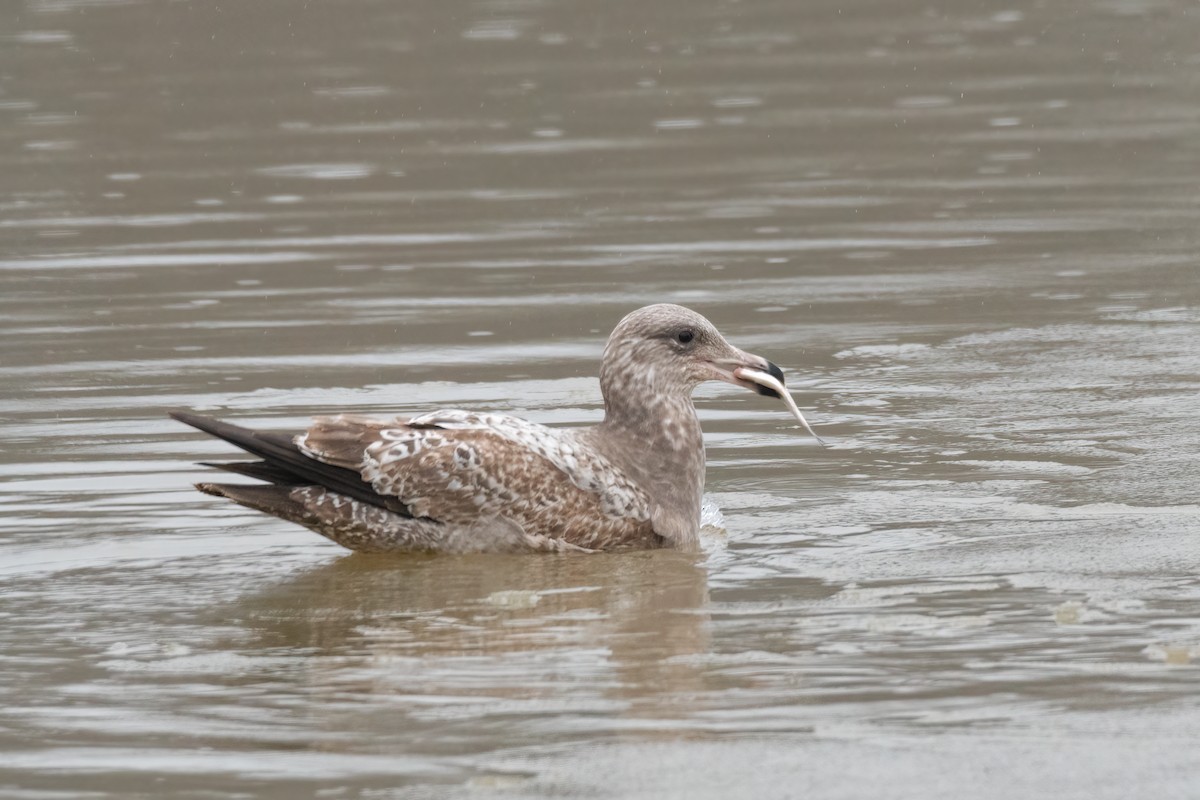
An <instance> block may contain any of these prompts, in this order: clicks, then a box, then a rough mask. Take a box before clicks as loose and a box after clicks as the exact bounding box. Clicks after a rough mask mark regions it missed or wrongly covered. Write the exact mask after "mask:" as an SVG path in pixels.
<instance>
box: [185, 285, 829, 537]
mask: <svg viewBox="0 0 1200 800" xmlns="http://www.w3.org/2000/svg"><path fill="white" fill-rule="evenodd" d="M711 380H716V381H725V382H726V383H731V384H734V385H735V386H741V387H743V388H747V389H752V390H754V391H756V392H758V393H759V394H762V395H766V396H769V397H775V398H778V399H781V400H783V401H784V402H785V403H786V404H787V406H788V409H789V410H790V411H791V413H792V415H793V416H795V417H796V419H797V420H799V421H800V424H801V425H803V427H804V429H805V430H806V431H808V432H809V433H810V434H811V435H812V436H814V437H815V438H817V441H818V442H821V440H820V438H819V437H816V434H815V433H814V432H813V430H812V428H811V427H809V424H808V422H807V420H805V418H804V415H803V414H801V413H800V410H799V409H798V408H797V407H796V404H795V401H794V400H793V399H792V397H791V395H790V394H789V393H788V391H787V389H786V388H785V386H784V380H783V372H782V370H780V368H779V367H777V366H776V365H775V364H773V363H771V362H770V361H768V360H767V359H765V358H763V357H762V356H756V355H752V354H750V353H747V352H745V351H743V350H739V349H738V348H736V347H734V346H733V345H731V344H730V343H729V342H727V341H726V340H725V337H723V336H722V335H721V333H720V332H719V331H718V330H717V329H716V327H715V326H714V325H713V324H712V323H711V322H709V321H708V320H707V319H705V318H704V317H703V316H701V315H700V314H698V313H696V312H695V311H692V310H691V309H688V308H684V307H683V306H678V305H671V304H665V303H661V304H656V305H651V306H646V307H645V308H640V309H638V310H636V311H634V312H632V313H630V314H628V315H627V316H626V317H625V318H624V319H622V320H621V321H620V323H618V324H617V327H616V328H615V329H614V330H613V332H612V335H611V336H609V338H608V343H607V345H606V346H605V348H604V356H603V359H602V361H601V364H600V391H601V393H602V395H603V397H604V420H603V421H602V422H600V423H599V424H598V425H594V426H590V427H582V428H548V427H546V426H543V425H537V424H534V423H532V422H527V421H526V420H523V419H520V418H517V417H513V416H508V415H506V414H494V413H481V412H475V411H461V410H440V411H433V412H431V413H426V414H421V415H418V416H414V417H394V418H392V419H371V418H367V417H363V416H359V415H355V414H338V415H336V416H328V417H318V418H316V419H315V420H314V421H313V424H312V425H311V426H310V427H309V428H308V430H307V431H305V432H303V433H301V434H299V435H296V436H292V435H289V434H284V433H276V432H266V431H255V430H250V429H247V428H243V427H239V426H237V425H232V424H230V423H227V422H223V421H221V420H217V419H214V418H212V417H208V416H203V415H200V414H195V413H192V412H188V411H173V412H170V415H171V416H172V417H174V418H175V419H177V420H179V421H180V422H183V423H185V424H187V425H191V426H192V427H194V428H198V429H199V430H201V431H204V432H205V433H208V434H211V435H212V436H216V437H218V438H220V439H223V440H225V441H227V442H229V443H230V444H233V445H235V446H237V447H239V448H241V449H242V450H244V451H246V452H248V453H250V454H252V455H254V456H256V457H257V458H258V459H259V460H257V461H249V462H246V461H243V462H233V463H222V464H205V466H211V467H216V468H218V469H222V470H226V471H229V472H233V473H237V474H241V475H245V476H248V477H251V478H256V479H258V480H260V481H263V482H264V483H262V484H227V483H199V484H196V488H197V489H199V490H200V491H202V492H205V493H206V494H210V495H216V496H218V497H223V498H226V499H228V500H232V501H233V502H235V503H239V504H241V505H243V506H247V507H249V508H253V509H256V510H258V511H262V512H265V513H267V514H271V515H273V516H276V517H279V518H281V519H284V520H288V521H290V522H294V523H298V524H300V525H303V526H304V527H306V528H309V529H311V530H313V531H316V532H317V533H319V534H321V535H323V536H325V537H327V538H329V539H330V540H332V541H334V542H336V543H337V544H340V545H342V546H343V547H346V548H349V549H350V550H356V551H360V552H372V553H380V552H458V553H461V552H514V551H553V552H562V551H598V550H621V549H640V548H655V547H673V548H678V549H682V550H696V549H698V548H699V542H700V538H699V535H700V504H701V498H702V494H703V491H704V440H703V435H702V433H701V430H700V420H699V418H698V417H697V416H696V408H695V406H694V405H693V404H692V392H693V390H695V388H696V387H697V386H699V385H700V384H701V383H703V382H705V381H711ZM821 444H822V445H823V444H824V442H821Z"/></svg>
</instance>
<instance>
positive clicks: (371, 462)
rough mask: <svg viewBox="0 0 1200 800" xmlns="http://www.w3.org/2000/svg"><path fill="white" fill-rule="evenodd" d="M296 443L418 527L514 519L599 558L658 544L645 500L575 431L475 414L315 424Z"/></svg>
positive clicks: (325, 420)
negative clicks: (353, 475)
mask: <svg viewBox="0 0 1200 800" xmlns="http://www.w3.org/2000/svg"><path fill="white" fill-rule="evenodd" d="M296 443H297V445H298V446H299V447H300V448H301V449H302V450H304V452H305V453H307V454H308V455H310V456H312V457H313V458H316V459H318V460H320V461H324V462H326V463H331V464H337V465H339V466H347V467H351V468H354V469H358V470H359V471H360V474H361V475H362V476H363V479H364V480H365V481H368V482H369V483H370V484H371V485H372V487H374V489H375V491H377V492H379V493H380V494H385V495H391V496H395V497H397V498H399V499H400V500H401V502H403V503H404V504H405V505H406V506H408V507H409V509H410V510H411V512H412V514H413V515H414V516H415V517H418V518H425V519H427V520H436V521H438V522H443V523H446V524H449V525H458V526H461V525H470V524H471V523H473V522H475V521H477V520H479V519H484V518H498V519H505V520H511V521H512V522H513V523H515V524H517V525H519V526H520V527H521V529H522V530H523V531H525V532H526V533H527V534H529V535H534V536H548V537H553V538H556V539H558V538H561V539H563V540H565V541H567V542H570V543H572V544H575V545H578V546H580V547H586V548H595V549H602V548H609V547H619V546H622V545H641V546H646V543H647V541H648V540H651V539H654V538H655V537H654V531H653V526H652V525H651V522H650V507H649V502H648V500H647V498H646V496H645V493H644V492H643V491H641V489H639V488H638V487H637V486H636V485H635V484H633V483H632V482H631V481H630V480H629V479H628V478H627V477H625V476H624V475H623V474H622V473H621V471H620V470H618V469H616V468H615V467H614V465H613V464H611V463H610V462H608V461H607V460H606V459H604V457H603V456H601V455H600V454H598V453H596V452H595V451H594V450H592V449H591V448H588V447H585V446H582V445H581V443H580V442H579V441H578V440H577V439H576V438H575V436H574V433H573V432H572V431H570V430H556V429H551V428H546V427H545V426H542V425H536V424H534V423H530V422H526V421H525V420H521V419H517V418H515V417H509V416H506V415H502V414H474V413H471V412H466V411H438V412H434V413H432V414H425V415H422V416H419V417H414V418H412V419H409V420H402V419H394V420H391V421H387V422H383V421H378V420H370V419H365V418H361V417H353V416H347V415H343V416H338V417H327V418H322V419H318V420H316V421H315V423H314V424H313V426H312V427H311V428H310V429H309V431H308V432H307V433H306V434H304V435H302V436H300V437H298V438H297V441H296Z"/></svg>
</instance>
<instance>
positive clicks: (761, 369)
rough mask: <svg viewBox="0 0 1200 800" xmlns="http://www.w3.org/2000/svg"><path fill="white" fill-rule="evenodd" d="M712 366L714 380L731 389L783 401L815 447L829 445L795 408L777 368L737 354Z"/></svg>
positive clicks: (780, 371)
mask: <svg viewBox="0 0 1200 800" xmlns="http://www.w3.org/2000/svg"><path fill="white" fill-rule="evenodd" d="M712 365H713V366H714V367H715V368H716V378H717V379H718V380H722V381H725V382H726V383H732V384H733V385H734V386H741V387H743V388H745V389H752V390H754V391H755V392H758V393H759V394H761V395H764V396H765V397H776V398H779V399H780V400H782V401H783V402H784V403H785V404H786V405H787V407H788V411H791V412H792V416H793V417H795V418H796V419H797V420H799V422H800V424H801V426H803V427H804V430H805V431H807V432H808V435H809V436H811V437H813V438H814V439H816V440H817V444H819V445H821V446H822V447H828V446H829V445H828V444H827V443H826V442H825V440H824V439H822V438H821V437H820V436H818V435H817V432H816V431H814V430H813V429H812V426H811V425H809V424H808V420H806V419H805V418H804V415H803V414H802V413H800V409H799V408H797V406H796V401H795V400H794V399H792V395H791V393H790V392H788V390H787V387H786V386H784V385H783V370H781V369H780V368H779V367H778V366H777V365H775V364H773V363H772V362H770V361H768V360H767V359H765V358H763V357H762V356H756V355H752V354H751V353H745V352H740V351H739V357H738V358H736V359H730V360H728V361H724V360H723V361H714V362H712Z"/></svg>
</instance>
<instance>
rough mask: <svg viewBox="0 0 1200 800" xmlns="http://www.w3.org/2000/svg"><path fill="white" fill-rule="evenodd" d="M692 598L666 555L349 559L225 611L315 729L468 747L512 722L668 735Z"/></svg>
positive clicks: (679, 717)
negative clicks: (284, 681)
mask: <svg viewBox="0 0 1200 800" xmlns="http://www.w3.org/2000/svg"><path fill="white" fill-rule="evenodd" d="M707 602H708V588H707V572H706V570H705V567H704V564H703V557H697V556H695V555H687V554H683V553H680V552H677V551H671V550H660V551H641V552H631V553H608V554H596V555H586V556H582V555H580V556H577V555H563V556H553V555H549V556H528V555H525V556H496V555H480V556H458V557H454V556H436V557H386V556H361V555H354V556H347V557H346V558H342V559H340V560H338V561H336V562H334V563H332V564H329V565H327V566H324V567H321V568H319V569H316V570H313V571H309V572H305V573H303V574H300V575H298V576H295V577H293V578H292V579H290V580H289V581H287V582H285V583H282V584H279V585H276V586H274V587H273V588H271V589H270V590H267V591H264V592H261V593H259V594H258V595H256V596H253V597H250V598H245V600H244V601H243V603H242V604H240V607H239V610H240V612H241V613H242V614H244V615H246V617H247V619H246V624H247V625H248V626H250V627H252V628H254V629H255V633H256V635H257V637H261V640H260V641H261V644H262V645H264V646H265V647H270V648H276V647H279V648H286V650H287V651H289V652H293V653H295V654H296V658H297V662H298V663H303V669H301V670H300V674H302V675H303V678H302V679H301V682H302V683H303V684H304V686H303V689H304V691H305V693H306V694H307V695H308V696H309V697H310V699H311V698H312V697H313V695H317V696H321V697H324V698H326V701H327V703H326V705H327V706H328V710H329V711H330V713H332V714H334V715H335V716H336V717H338V719H337V721H336V722H335V721H334V720H330V721H329V722H330V724H334V725H336V727H338V728H343V727H344V726H346V725H353V726H354V727H355V728H356V729H361V728H363V727H368V728H371V727H376V728H377V727H379V726H380V725H384V726H386V727H387V728H388V730H389V731H391V732H393V733H395V732H397V731H398V730H399V729H400V728H401V727H404V728H405V729H406V730H408V731H409V732H414V731H416V730H418V729H421V728H424V727H426V726H432V727H434V728H435V729H436V731H435V730H428V731H426V733H428V734H430V735H432V734H434V733H435V732H436V733H437V735H438V736H447V735H448V736H449V737H450V739H449V740H448V741H453V739H454V738H455V736H454V734H455V732H456V731H455V730H454V729H456V728H458V726H459V725H461V726H462V727H461V729H459V730H458V731H457V732H458V733H459V734H461V735H465V736H469V737H470V738H475V737H477V736H479V735H482V731H481V730H480V724H481V722H485V721H486V722H487V723H488V725H489V726H490V729H491V731H492V733H493V734H498V733H499V731H497V730H496V727H497V726H499V727H501V728H503V727H504V726H505V725H507V724H509V723H511V722H512V721H514V720H521V719H524V720H525V721H526V723H529V722H531V721H534V720H536V721H537V725H539V726H542V727H545V726H546V725H547V719H549V720H552V722H550V723H549V724H550V725H551V727H553V726H554V725H564V726H568V727H570V726H571V722H570V720H571V719H572V717H574V718H575V720H576V722H577V723H579V725H580V730H579V731H578V732H582V728H584V727H586V728H587V729H588V731H589V733H591V734H594V733H596V732H597V731H598V730H601V731H602V730H608V731H610V732H616V731H619V730H621V729H624V728H628V729H636V730H638V731H640V732H641V733H642V734H643V735H644V734H645V733H647V732H650V731H654V730H663V731H667V730H678V729H679V727H680V723H681V722H683V720H685V719H686V717H687V715H688V714H689V713H690V712H693V711H695V710H698V709H697V702H698V701H699V698H700V696H701V695H702V689H703V686H702V683H703V662H704V659H703V658H702V656H703V655H704V654H705V653H707V652H708V649H709V619H708V614H707V611H706V607H707ZM385 708H386V709H388V711H389V715H388V716H387V717H386V720H387V721H384V720H385V717H384V716H383V715H381V714H379V713H378V712H379V711H380V710H381V709H385ZM345 714H353V715H356V716H362V717H363V718H362V719H355V720H347V719H344V718H343V717H344V715H345ZM548 714H549V716H548ZM398 716H399V717H400V718H403V719H404V720H405V722H404V723H403V725H401V723H399V722H398V721H397V719H398ZM372 719H374V720H375V721H372ZM584 719H586V720H587V722H586V723H583V722H582V721H583V720H584ZM485 727H488V726H485ZM448 728H450V729H451V730H448ZM468 730H469V731H470V732H469V733H468V732H467V731H468ZM523 733H526V734H527V733H528V730H523ZM544 733H546V734H551V733H552V731H550V730H545V731H544ZM566 733H568V731H567V730H563V731H559V732H558V735H563V734H566ZM426 741H429V740H428V739H427V740H426ZM460 744H462V741H461V739H460Z"/></svg>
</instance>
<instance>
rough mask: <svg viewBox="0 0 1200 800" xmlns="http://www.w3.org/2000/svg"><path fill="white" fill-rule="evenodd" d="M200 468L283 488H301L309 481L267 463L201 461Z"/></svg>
mask: <svg viewBox="0 0 1200 800" xmlns="http://www.w3.org/2000/svg"><path fill="white" fill-rule="evenodd" d="M200 466H202V467H212V468H213V469H221V470H225V471H226V472H232V473H235V474H237V475H245V476H246V477H248V478H254V479H255V480H260V481H266V482H268V483H274V484H278V485H281V486H300V485H303V484H305V483H307V481H305V480H304V479H303V478H301V477H300V476H299V475H297V474H296V473H295V472H292V471H290V470H288V469H285V468H284V467H281V466H278V465H276V464H270V463H268V462H266V461H227V462H224V463H218V462H213V461H201V462H200Z"/></svg>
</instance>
